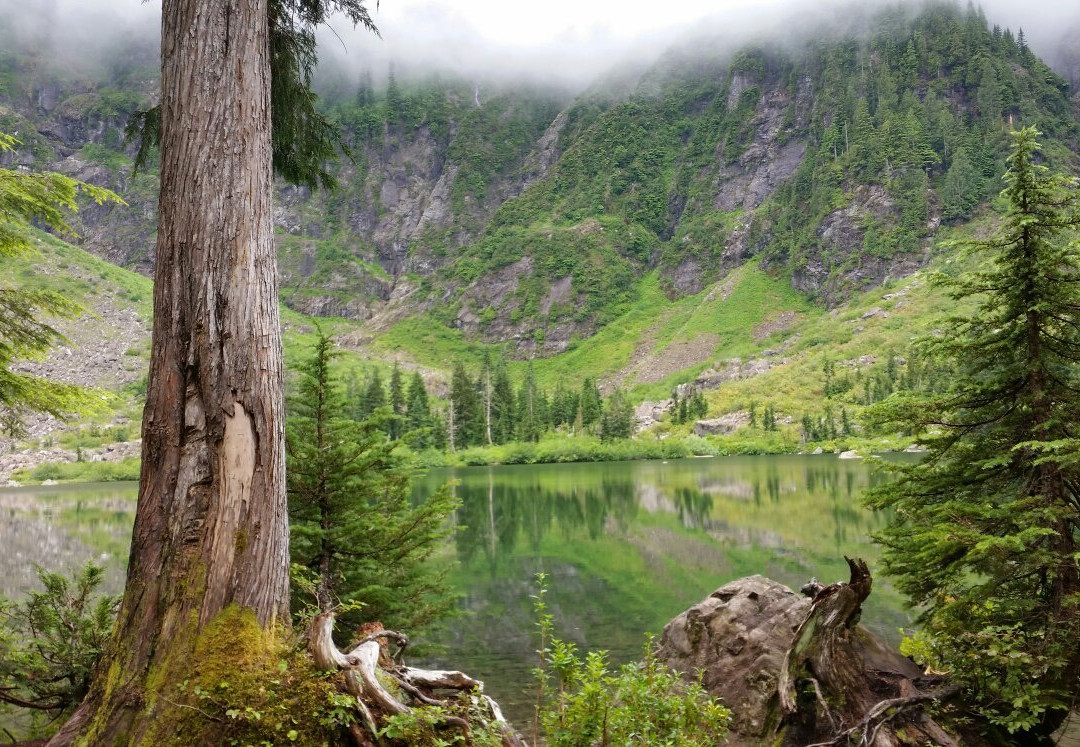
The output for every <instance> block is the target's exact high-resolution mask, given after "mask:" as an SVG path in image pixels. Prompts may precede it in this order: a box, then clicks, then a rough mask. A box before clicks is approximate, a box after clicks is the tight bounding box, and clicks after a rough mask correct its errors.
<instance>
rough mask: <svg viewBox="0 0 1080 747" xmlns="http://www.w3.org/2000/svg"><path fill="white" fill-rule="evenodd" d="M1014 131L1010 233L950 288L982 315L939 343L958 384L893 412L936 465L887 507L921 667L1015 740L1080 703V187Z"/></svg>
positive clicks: (888, 408)
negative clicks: (939, 675)
mask: <svg viewBox="0 0 1080 747" xmlns="http://www.w3.org/2000/svg"><path fill="white" fill-rule="evenodd" d="M1039 134H1040V133H1038V132H1037V131H1036V130H1035V129H1034V128H1025V129H1023V130H1021V131H1020V132H1017V133H1013V139H1014V144H1013V149H1012V152H1011V154H1010V156H1009V159H1008V171H1007V173H1006V175H1005V183H1006V187H1005V190H1004V191H1003V192H1002V197H1003V198H1004V199H1005V200H1006V201H1007V204H1008V210H1007V212H1006V214H1005V216H1004V218H1003V221H1002V225H1001V228H1000V230H999V232H998V233H997V235H996V236H994V237H992V238H990V239H987V240H982V241H970V242H966V243H964V244H962V245H961V247H962V249H964V250H965V251H966V253H967V254H968V256H969V257H970V258H973V259H978V258H981V259H982V260H983V261H982V262H981V263H980V265H979V266H980V268H981V269H979V270H977V271H974V272H971V273H969V274H965V275H961V276H959V277H948V276H941V277H939V278H938V282H940V283H943V284H944V285H946V286H947V287H949V288H951V291H952V295H953V296H954V297H955V298H957V299H961V298H974V299H976V300H977V301H978V308H977V312H976V313H974V314H972V315H970V316H965V317H958V318H953V319H951V320H950V321H949V323H948V325H947V327H945V328H944V329H942V330H941V331H940V333H939V334H937V335H935V336H934V337H933V338H932V339H928V340H924V341H923V342H922V343H921V346H922V349H923V351H924V353H925V354H926V355H928V356H929V357H930V359H932V360H936V361H939V362H942V363H946V364H948V365H949V367H950V368H951V369H952V370H954V371H955V372H956V373H955V378H954V379H953V383H952V386H951V387H950V388H949V389H947V390H946V391H944V392H941V393H935V394H917V393H904V394H899V395H894V396H893V397H891V398H889V399H887V400H885V401H884V402H883V403H881V404H880V405H878V406H877V407H876V416H877V418H878V419H880V420H881V421H883V422H889V423H893V424H896V425H899V426H901V427H904V428H910V429H912V430H913V432H916V433H922V434H923V435H922V436H921V437H920V440H921V441H922V443H924V444H926V446H927V447H928V449H929V453H928V455H927V457H926V459H924V460H923V461H922V462H920V463H919V464H917V465H909V466H900V467H896V468H894V469H895V470H896V471H897V472H898V473H899V474H898V477H899V479H898V480H897V481H895V482H893V483H891V484H887V485H883V486H881V487H878V488H876V489H874V490H872V491H871V492H870V494H869V503H870V505H872V506H874V507H875V508H880V509H890V510H892V511H893V515H894V520H893V522H892V524H891V526H890V527H889V528H888V529H887V530H886V531H884V532H882V533H881V535H880V537H879V538H878V539H879V541H880V542H882V543H883V544H884V545H885V553H884V562H885V566H886V571H887V572H888V573H889V574H891V575H892V576H893V578H894V579H895V580H896V582H897V584H898V585H899V587H900V588H901V589H902V590H903V591H904V592H905V593H906V594H907V595H908V596H909V597H910V599H911V601H912V602H914V603H915V604H916V605H919V606H920V607H921V608H922V610H923V614H922V622H923V623H924V625H925V628H924V630H923V632H922V633H921V634H920V636H919V637H918V638H917V639H915V640H913V641H911V642H909V643H908V646H909V649H910V650H911V651H912V653H916V654H918V655H919V656H920V657H921V658H922V659H923V660H924V661H926V663H929V664H932V665H933V666H934V667H936V668H939V669H944V670H948V671H950V672H952V673H953V675H954V676H955V677H956V678H957V679H959V680H960V681H961V682H962V683H963V684H964V685H965V686H966V687H967V688H968V689H969V692H970V694H971V695H972V697H973V699H974V702H975V703H976V704H977V707H978V709H979V710H980V711H981V712H982V713H983V714H984V715H985V716H987V717H989V718H990V719H991V720H992V721H994V722H996V723H998V724H999V725H1001V726H1003V727H1005V728H1007V729H1008V731H1009V732H1014V733H1027V734H1028V735H1029V736H1031V737H1036V736H1037V735H1040V734H1048V733H1050V732H1051V731H1052V730H1053V728H1054V726H1055V725H1056V724H1057V723H1060V721H1061V719H1062V718H1063V717H1064V715H1065V714H1066V713H1067V711H1068V709H1069V708H1070V707H1071V699H1072V698H1073V697H1074V696H1075V693H1077V692H1080V647H1078V646H1077V641H1078V640H1080V555H1078V553H1077V549H1078V541H1080V439H1078V438H1077V428H1078V427H1080V368H1078V364H1080V245H1078V243H1077V242H1076V241H1075V240H1071V241H1070V239H1072V238H1074V237H1075V229H1076V228H1077V227H1078V226H1080V191H1078V187H1077V182H1076V180H1075V179H1069V178H1066V177H1064V176H1062V175H1060V174H1056V173H1052V172H1051V171H1050V170H1049V169H1048V168H1047V167H1045V166H1043V165H1040V163H1039V161H1038V154H1039V144H1038V142H1037V139H1038V136H1039Z"/></svg>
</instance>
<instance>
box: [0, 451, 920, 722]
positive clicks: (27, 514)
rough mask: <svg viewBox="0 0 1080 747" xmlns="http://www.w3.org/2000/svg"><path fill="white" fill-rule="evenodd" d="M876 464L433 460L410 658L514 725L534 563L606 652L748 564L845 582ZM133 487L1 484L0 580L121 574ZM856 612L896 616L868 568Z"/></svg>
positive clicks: (811, 459) (529, 652) (896, 604)
mask: <svg viewBox="0 0 1080 747" xmlns="http://www.w3.org/2000/svg"><path fill="white" fill-rule="evenodd" d="M881 479H882V476H881V474H880V472H879V471H876V470H874V469H873V468H872V467H871V465H869V464H867V463H865V462H862V461H858V460H840V459H837V457H836V456H834V455H821V456H753V457H721V458H712V459H684V460H675V461H670V462H655V461H653V462H607V463H590V464H562V465H535V466H503V467H471V468H466V469H457V470H434V471H432V472H430V473H428V474H427V475H425V476H424V477H422V478H421V479H419V480H417V482H416V483H415V486H414V493H415V496H416V497H417V498H421V497H423V496H424V495H427V494H429V493H430V492H431V491H433V490H435V489H437V488H438V487H439V486H441V485H443V484H445V483H447V482H451V481H452V482H454V483H455V486H454V488H453V489H454V491H455V493H456V495H457V497H458V498H459V499H460V501H461V507H460V508H459V509H458V511H457V514H456V520H457V523H458V524H459V525H460V526H461V527H462V528H461V529H460V530H459V531H458V532H457V533H456V534H455V535H454V536H453V538H452V540H450V542H449V543H448V544H447V546H446V547H445V548H443V550H442V552H441V553H440V559H441V560H443V561H451V560H452V561H456V562H455V563H454V568H453V570H452V572H451V574H450V577H449V579H450V583H451V584H452V585H453V587H454V589H455V590H456V591H457V592H458V593H459V594H460V595H461V605H460V606H461V610H462V613H463V614H462V616H461V617H458V618H456V619H454V620H452V621H451V622H450V623H449V624H448V625H447V627H446V628H445V629H444V630H442V631H436V632H435V633H433V634H428V635H423V636H416V635H413V638H414V640H417V642H419V643H423V642H427V643H433V644H438V645H439V646H441V653H436V654H433V655H428V657H427V658H426V659H425V660H424V661H423V662H419V663H422V664H426V665H438V666H443V667H453V668H459V669H462V670H464V671H466V672H468V673H469V674H472V675H474V676H476V677H479V678H480V679H483V680H485V681H486V683H487V688H488V691H489V692H490V694H492V695H493V696H494V697H495V698H496V699H497V700H499V702H500V703H502V704H503V705H504V707H505V708H506V710H507V712H508V713H507V715H508V717H509V718H510V719H511V720H512V721H515V722H516V723H519V724H522V725H523V724H525V723H527V722H528V721H529V719H531V714H532V710H531V708H532V706H531V703H532V701H533V698H534V695H533V692H532V690H531V685H530V677H531V674H530V670H531V668H532V667H533V666H535V663H536V655H535V650H536V648H537V641H536V640H535V631H536V627H535V617H534V615H533V610H532V603H533V599H532V595H534V594H535V593H536V589H537V586H536V574H537V573H540V572H543V573H545V574H547V578H548V580H547V585H548V587H549V592H548V605H549V608H550V612H551V613H552V614H553V616H554V618H555V624H556V629H557V631H558V634H559V635H560V636H561V637H563V638H565V639H566V640H570V641H573V642H575V643H577V644H578V645H579V646H580V647H581V648H582V649H593V648H603V649H607V650H609V651H610V652H611V656H610V658H611V660H612V661H613V662H616V663H621V662H625V661H628V660H630V659H633V658H636V657H638V656H639V655H640V653H641V650H642V646H643V645H644V641H645V634H646V633H650V632H651V633H656V634H659V632H660V631H661V630H662V628H663V626H664V624H665V623H666V622H667V621H668V620H669V619H671V618H672V617H674V616H675V615H676V614H678V613H679V612H681V611H682V610H684V609H686V608H687V607H689V606H691V605H693V604H695V603H696V602H698V601H700V600H701V599H702V598H704V597H705V596H707V595H708V594H709V593H710V592H712V591H713V590H714V589H716V588H717V587H718V586H720V585H722V584H724V583H725V582H727V581H730V580H732V579H735V578H739V577H742V576H746V575H752V574H755V573H761V574H764V575H767V576H770V577H772V578H774V579H776V580H778V581H782V582H783V583H786V584H788V585H789V586H792V587H794V588H798V587H799V586H801V585H802V584H804V583H805V582H806V581H807V580H808V579H809V578H810V577H811V576H816V577H817V578H818V579H820V580H821V581H822V582H824V583H831V582H832V581H836V580H846V578H847V566H846V564H845V563H844V555H845V554H847V555H858V556H861V557H865V558H867V559H869V560H870V561H871V569H873V567H874V563H873V561H874V560H875V559H876V558H877V557H878V550H877V548H876V547H875V546H874V545H873V544H872V543H871V541H870V539H869V535H870V534H871V533H872V532H873V531H875V530H877V529H879V528H881V527H882V526H884V522H885V519H886V517H885V516H883V515H880V514H875V513H872V512H870V511H867V510H866V509H864V508H862V507H861V505H860V503H859V495H860V493H861V491H862V490H864V489H865V488H866V487H868V486H870V485H873V484H875V483H876V482H877V481H879V480H881ZM136 492H137V486H136V485H134V484H132V483H109V484H96V485H72V486H56V487H36V488H16V489H11V488H0V516H2V517H3V518H2V520H0V548H3V550H4V551H3V553H2V555H0V593H3V594H5V595H7V596H12V595H18V594H21V593H22V592H24V591H25V590H26V589H28V588H31V586H32V585H33V584H34V582H35V576H34V564H40V565H43V566H45V567H47V568H50V569H60V568H70V567H74V566H78V565H80V564H82V563H84V562H85V561H86V560H88V559H93V560H96V561H98V562H99V563H102V564H104V565H106V566H107V568H108V577H107V585H108V587H109V588H110V590H114V591H116V590H119V589H121V588H122V586H123V574H124V570H125V567H126V556H127V551H128V542H129V540H130V532H131V525H132V522H133V520H134V511H135V497H136ZM863 622H864V623H865V624H867V625H869V626H870V627H871V628H873V629H874V630H876V631H877V632H879V633H881V634H882V635H884V636H886V637H887V638H890V639H893V640H895V639H896V638H897V631H898V629H899V628H900V627H902V626H903V625H905V624H907V623H908V622H909V616H908V614H907V613H906V612H905V611H904V610H903V606H902V603H901V600H900V597H899V596H898V595H897V594H896V593H895V591H893V590H892V589H891V588H890V587H889V586H888V584H886V583H885V582H884V579H883V578H882V577H880V576H879V577H878V578H876V579H875V584H874V593H873V595H872V596H871V598H870V600H869V601H868V604H867V609H866V611H865V614H864V615H863Z"/></svg>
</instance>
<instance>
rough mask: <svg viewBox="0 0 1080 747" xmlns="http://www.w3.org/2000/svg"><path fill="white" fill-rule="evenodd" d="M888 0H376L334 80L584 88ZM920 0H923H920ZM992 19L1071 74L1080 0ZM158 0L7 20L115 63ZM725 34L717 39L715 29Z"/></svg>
mask: <svg viewBox="0 0 1080 747" xmlns="http://www.w3.org/2000/svg"><path fill="white" fill-rule="evenodd" d="M884 4H886V3H885V2H884V0H873V1H872V2H869V3H868V2H861V3H856V4H853V3H852V2H851V0H826V1H824V2H822V0H759V1H757V2H754V1H753V0H719V2H717V1H716V0H713V2H708V1H707V0H672V1H671V2H668V3H665V4H663V6H661V7H658V6H656V5H655V4H653V3H647V2H645V0H628V1H624V2H614V0H584V1H581V0H577V1H575V0H553V2H549V3H545V4H542V5H541V4H537V5H527V4H524V5H522V4H517V3H505V2H499V1H498V0H463V1H461V2H456V3H451V2H447V1H446V0H385V1H384V2H380V3H378V4H377V5H376V4H372V7H371V10H372V17H373V19H374V20H375V22H376V24H377V25H378V26H379V28H380V31H381V32H382V36H381V38H377V37H375V36H373V35H372V34H370V33H367V32H366V31H363V30H356V29H353V28H351V26H350V24H349V23H348V21H347V20H346V19H344V18H338V19H336V20H335V21H334V22H332V24H331V28H329V29H323V30H322V31H320V44H321V47H322V58H323V61H324V64H323V70H322V76H323V79H324V80H327V81H332V80H335V79H336V80H338V81H339V82H341V83H346V84H347V83H349V82H350V79H353V78H355V77H357V76H359V75H361V74H365V75H366V74H370V75H372V76H373V78H374V79H375V81H376V82H379V81H380V80H382V79H385V77H386V74H387V71H388V70H389V69H390V67H391V65H392V66H393V67H394V69H395V70H396V71H398V72H399V74H405V75H408V74H409V73H411V72H430V71H437V72H445V73H455V74H459V75H464V76H466V77H472V78H476V79H478V80H484V81H491V80H507V79H509V80H520V79H522V78H525V79H532V80H534V81H544V82H550V83H553V84H559V85H565V86H568V87H570V88H571V89H581V88H584V87H585V86H587V85H589V84H590V83H591V82H593V81H594V80H595V79H596V78H597V77H598V76H600V75H602V74H605V73H607V72H609V71H611V70H613V69H619V68H625V67H631V68H633V67H637V66H644V65H647V64H649V63H650V62H652V61H653V60H654V59H655V58H656V57H657V56H658V55H659V54H661V53H662V52H663V51H664V50H665V49H668V48H670V47H671V46H672V45H673V44H675V43H676V42H678V41H681V40H686V39H688V38H698V39H701V38H706V37H708V38H711V39H712V41H711V42H710V43H711V44H714V45H715V44H717V43H730V44H731V45H732V46H735V45H737V44H738V43H740V42H743V41H746V40H747V39H750V38H754V37H762V36H765V37H768V38H772V39H781V40H782V39H784V38H792V37H795V36H801V35H804V34H806V33H815V32H816V31H817V30H818V29H820V28H821V27H822V23H824V22H832V21H835V22H841V23H850V22H851V19H852V17H858V16H859V15H865V14H866V12H867V11H868V9H872V8H873V7H877V6H881V5H884ZM912 4H914V3H912ZM981 5H982V7H983V8H984V10H985V12H986V14H987V17H988V18H989V20H990V22H991V23H998V24H1001V25H1002V26H1007V27H1009V28H1012V29H1013V30H1014V31H1016V30H1018V29H1020V28H1023V30H1024V33H1025V35H1026V37H1027V39H1028V41H1029V43H1030V44H1031V46H1032V48H1033V49H1034V50H1035V51H1036V52H1037V53H1039V54H1040V55H1042V56H1044V57H1045V58H1046V59H1047V60H1048V61H1049V62H1051V63H1052V64H1056V65H1057V66H1058V67H1059V69H1060V70H1061V71H1062V72H1063V73H1065V74H1068V75H1075V74H1077V73H1080V70H1074V68H1075V67H1076V58H1077V53H1076V50H1075V49H1073V47H1075V45H1076V40H1077V39H1078V38H1080V4H1074V3H1068V4H1066V3H1030V2H1026V3H1025V2H1020V1H1019V0H986V1H985V2H983V3H981ZM159 12H160V4H159V3H158V2H154V1H153V0H151V2H142V0H34V2H33V3H31V4H30V6H29V7H28V6H27V3H25V2H20V1H19V0H0V27H4V26H6V27H9V28H11V27H14V28H16V29H18V33H19V34H20V35H21V36H27V37H29V38H32V39H33V40H34V46H35V47H36V48H38V49H40V50H42V51H45V50H48V54H49V55H51V56H54V57H55V58H57V59H60V60H63V61H65V62H67V63H68V64H70V65H72V66H75V67H78V68H81V69H90V68H93V67H94V66H98V65H108V64H109V59H110V55H111V54H113V49H114V48H115V47H116V46H117V45H124V46H129V47H130V45H131V44H132V43H133V42H134V43H137V44H139V45H155V44H156V43H157V38H158V34H159V27H158V24H159V20H158V19H159ZM717 39H720V40H724V41H723V42H717V41H716V40H717Z"/></svg>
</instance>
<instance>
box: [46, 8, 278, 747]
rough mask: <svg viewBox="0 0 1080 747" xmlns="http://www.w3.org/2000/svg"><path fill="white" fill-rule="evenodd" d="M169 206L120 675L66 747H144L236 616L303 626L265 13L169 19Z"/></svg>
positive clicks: (111, 664)
mask: <svg viewBox="0 0 1080 747" xmlns="http://www.w3.org/2000/svg"><path fill="white" fill-rule="evenodd" d="M161 23H162V45H161V56H162V138H161V158H162V163H161V196H160V208H159V212H158V237H157V261H156V272H155V284H154V332H153V350H152V358H151V363H150V378H149V387H148V392H147V402H146V409H145V412H144V414H143V452H142V474H141V477H140V483H139V503H138V510H137V513H136V517H135V529H134V536H133V538H132V543H131V558H130V562H129V565H128V579H127V587H126V588H125V592H124V600H123V605H122V607H121V611H120V619H119V623H118V627H117V631H116V635H115V638H114V640H113V644H112V648H111V650H110V652H109V658H108V661H106V662H105V664H106V666H104V667H102V671H101V672H100V673H99V676H98V678H97V680H96V682H95V685H94V687H93V688H92V691H91V695H90V696H89V698H88V699H87V702H86V703H84V704H83V706H82V707H81V708H80V710H79V711H78V712H77V713H76V716H75V717H74V718H73V720H72V722H71V723H69V724H68V725H67V726H66V727H65V729H64V730H62V731H61V733H60V734H58V735H57V737H56V738H54V739H53V740H52V742H51V744H54V745H55V744H66V743H68V742H70V741H71V740H72V738H73V737H74V736H75V735H77V734H78V733H79V732H80V731H82V733H84V734H88V735H89V741H90V742H91V743H94V744H99V743H100V744H109V745H113V744H129V743H138V742H140V741H141V740H142V739H143V737H144V736H145V734H146V730H147V728H148V726H149V724H150V723H151V722H152V720H153V719H154V718H155V714H156V713H157V712H158V711H160V710H161V709H162V708H163V707H165V706H163V705H162V703H163V702H164V699H159V698H156V697H155V693H152V692H148V682H147V680H148V675H150V674H151V673H153V676H152V677H151V678H150V682H151V684H152V685H155V686H156V684H159V683H161V684H172V683H175V682H176V681H178V680H179V679H180V678H182V676H183V673H184V667H185V656H186V655H187V653H189V651H190V649H191V647H192V646H193V643H194V640H195V636H196V635H197V634H198V632H199V630H200V629H201V628H202V627H203V626H204V625H205V624H206V623H207V622H208V621H209V620H211V619H212V618H214V616H215V615H217V614H218V613H219V612H221V611H222V610H223V609H224V608H225V607H226V606H228V605H230V604H237V605H240V606H243V607H247V608H251V609H252V610H254V612H255V615H256V617H257V619H258V620H259V622H260V624H262V625H263V626H266V625H270V624H272V623H273V622H274V621H275V620H278V621H280V622H283V623H287V621H288V617H287V615H288V523H287V513H286V502H285V484H284V447H283V437H284V434H283V409H284V405H283V401H282V371H281V337H280V324H279V316H278V306H277V279H276V268H275V258H274V252H273V243H272V239H273V234H272V221H271V208H270V195H271V184H272V173H271V140H270V67H269V47H268V35H267V7H266V0H164V2H163V3H162V19H161Z"/></svg>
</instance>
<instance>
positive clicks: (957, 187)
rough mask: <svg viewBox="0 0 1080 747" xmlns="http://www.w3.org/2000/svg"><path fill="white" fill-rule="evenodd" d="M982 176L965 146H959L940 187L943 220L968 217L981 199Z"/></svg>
mask: <svg viewBox="0 0 1080 747" xmlns="http://www.w3.org/2000/svg"><path fill="white" fill-rule="evenodd" d="M982 191H983V178H982V174H980V173H979V171H978V169H976V168H975V165H974V164H973V163H972V162H971V158H970V156H968V152H967V148H965V147H964V146H960V148H958V149H957V151H956V154H955V155H954V156H953V160H952V163H951V164H950V165H949V170H948V171H947V172H946V173H945V185H944V188H943V189H942V195H941V199H942V217H943V218H945V220H961V219H964V218H970V217H971V213H972V211H973V210H974V209H975V206H976V205H978V204H979V200H981V199H982Z"/></svg>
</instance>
